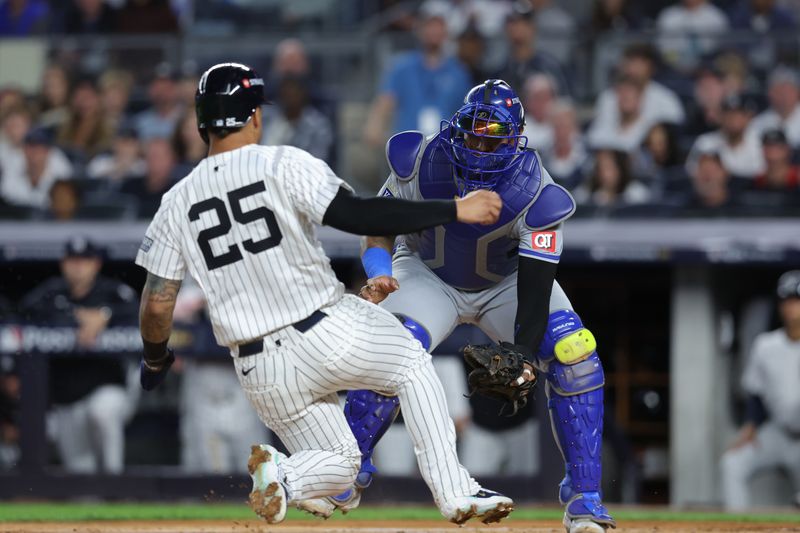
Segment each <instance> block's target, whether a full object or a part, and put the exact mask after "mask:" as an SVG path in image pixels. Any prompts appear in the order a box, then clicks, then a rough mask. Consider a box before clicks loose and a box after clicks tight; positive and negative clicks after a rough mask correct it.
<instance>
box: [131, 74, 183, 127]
mask: <svg viewBox="0 0 800 533" xmlns="http://www.w3.org/2000/svg"><path fill="white" fill-rule="evenodd" d="M178 80H179V77H178V73H177V72H176V71H175V70H174V69H173V67H172V65H170V64H168V63H161V64H159V65H157V66H156V68H155V72H154V76H153V79H152V80H151V81H150V84H149V85H148V87H147V97H148V100H149V101H150V107H149V108H148V109H146V110H145V111H142V112H141V113H139V114H138V115H136V116H135V117H134V125H135V127H136V130H137V131H138V132H139V137H140V138H141V139H142V141H148V140H150V139H153V138H160V139H168V138H170V137H171V136H172V133H173V132H174V131H175V125H176V124H177V123H178V119H180V117H181V114H182V113H183V105H182V102H181V97H180V92H179V87H178Z"/></svg>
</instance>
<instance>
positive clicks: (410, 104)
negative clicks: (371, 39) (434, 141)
mask: <svg viewBox="0 0 800 533" xmlns="http://www.w3.org/2000/svg"><path fill="white" fill-rule="evenodd" d="M420 13H421V20H420V21H419V23H418V26H417V39H418V40H419V45H420V48H419V49H418V50H415V51H412V52H408V53H405V54H402V55H400V56H398V57H397V58H396V59H395V60H394V61H393V62H392V64H391V66H390V67H389V69H388V70H387V71H386V72H384V74H383V77H382V79H381V83H380V88H379V89H378V95H377V96H376V97H375V100H374V101H373V103H372V106H371V108H370V111H369V115H368V117H367V122H366V125H365V127H364V140H365V141H366V142H367V144H369V145H370V146H372V147H374V148H377V147H383V145H384V143H385V142H386V138H387V135H386V134H387V131H386V129H387V126H388V124H389V120H390V117H392V116H393V117H394V118H393V121H392V125H391V133H394V132H398V131H405V130H419V131H422V132H423V133H425V134H426V135H427V134H431V133H435V132H438V131H439V126H440V123H441V121H442V119H444V118H446V117H448V116H450V114H452V113H453V111H455V110H456V109H457V108H458V106H459V105H460V104H461V100H462V98H463V96H464V94H466V93H467V91H469V89H470V79H469V73H468V72H467V70H466V69H465V68H464V66H463V65H462V64H461V63H460V62H459V61H458V60H457V59H456V58H455V57H453V56H451V55H449V54H448V53H447V52H446V50H445V45H446V44H447V39H448V32H447V22H446V20H447V13H448V5H447V3H446V2H441V1H436V0H434V1H428V2H426V3H425V4H423V6H422V8H420Z"/></svg>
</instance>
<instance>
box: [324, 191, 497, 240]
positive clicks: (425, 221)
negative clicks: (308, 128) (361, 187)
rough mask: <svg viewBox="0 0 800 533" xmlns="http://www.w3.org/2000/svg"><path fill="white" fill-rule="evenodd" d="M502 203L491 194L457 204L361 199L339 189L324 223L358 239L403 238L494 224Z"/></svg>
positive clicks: (477, 193) (475, 195)
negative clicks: (459, 225) (454, 226)
mask: <svg viewBox="0 0 800 533" xmlns="http://www.w3.org/2000/svg"><path fill="white" fill-rule="evenodd" d="M502 207H503V202H502V200H501V199H500V196H498V195H497V193H495V192H492V191H485V190H481V191H473V192H471V193H470V194H468V195H467V196H465V197H463V198H457V199H455V200H423V201H418V202H417V201H413V200H402V199H399V198H389V197H384V196H376V197H371V198H360V197H358V196H354V195H353V194H352V193H351V192H350V191H348V190H347V189H345V188H340V189H339V192H338V193H337V194H336V197H335V198H334V199H333V200H332V201H331V203H330V205H329V206H328V209H327V210H326V211H325V216H324V217H323V218H322V223H323V224H325V225H326V226H331V227H334V228H336V229H340V230H342V231H346V232H348V233H355V234H357V235H371V236H381V235H402V234H405V233H415V232H417V231H422V230H424V229H427V228H432V227H434V226H440V225H442V224H448V223H450V222H456V221H458V222H464V223H466V224H483V225H488V224H494V223H495V222H497V219H498V217H499V216H500V210H501V209H502Z"/></svg>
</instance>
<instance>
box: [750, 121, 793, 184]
mask: <svg viewBox="0 0 800 533" xmlns="http://www.w3.org/2000/svg"><path fill="white" fill-rule="evenodd" d="M761 144H762V145H763V147H764V161H765V163H766V169H765V171H764V172H763V173H762V174H759V175H758V176H756V179H755V180H754V181H753V187H754V188H755V189H756V190H767V189H771V190H777V191H786V192H792V193H795V194H797V193H798V192H800V168H799V167H798V166H797V165H795V164H793V163H792V149H791V147H790V146H789V143H788V141H787V139H786V135H785V134H784V133H783V131H781V130H767V131H765V132H764V134H763V135H762V136H761Z"/></svg>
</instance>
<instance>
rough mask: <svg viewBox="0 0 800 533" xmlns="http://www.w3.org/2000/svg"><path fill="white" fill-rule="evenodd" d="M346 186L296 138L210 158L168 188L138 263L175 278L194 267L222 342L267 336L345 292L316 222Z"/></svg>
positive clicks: (319, 220) (226, 344)
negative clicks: (293, 142)
mask: <svg viewBox="0 0 800 533" xmlns="http://www.w3.org/2000/svg"><path fill="white" fill-rule="evenodd" d="M341 186H344V187H348V188H349V186H348V185H347V184H345V183H344V182H343V181H342V180H341V179H340V178H338V177H337V176H336V175H335V174H334V173H333V171H332V170H331V169H330V168H329V167H328V165H327V164H326V163H325V162H323V161H321V160H319V159H316V158H314V157H313V156H311V155H310V154H308V153H307V152H304V151H302V150H299V149H297V148H292V147H289V146H258V145H254V144H251V145H248V146H245V147H242V148H239V149H236V150H231V151H228V152H224V153H220V154H216V155H213V156H210V157H208V158H206V159H204V160H203V161H201V162H200V163H199V164H198V165H197V167H195V169H194V170H192V172H191V173H190V174H189V175H188V176H186V177H185V178H184V179H182V180H181V181H180V182H179V183H178V184H177V185H175V186H174V187H173V188H172V189H171V190H170V191H169V192H167V193H166V194H164V196H163V198H162V200H161V206H160V208H159V210H158V212H157V213H156V215H155V217H154V218H153V221H152V222H151V223H150V226H149V228H148V229H147V233H146V236H145V238H144V241H143V243H142V246H141V248H140V250H139V253H138V255H137V256H136V264H138V265H140V266H142V267H144V268H146V269H147V270H148V272H150V273H152V274H154V275H156V276H159V277H162V278H167V279H173V280H180V279H183V277H184V275H185V274H186V271H187V269H188V271H189V272H190V273H191V275H192V277H194V279H196V280H197V282H198V283H199V285H200V286H201V287H202V289H203V292H204V293H205V296H206V299H207V301H208V309H209V314H210V318H211V322H212V324H213V327H214V334H215V336H216V339H217V342H218V343H219V344H220V345H223V346H231V345H233V344H237V343H241V342H243V341H248V340H251V339H256V338H259V337H262V336H264V335H266V334H267V333H269V332H271V331H275V330H277V329H280V328H282V327H285V326H288V325H290V324H293V323H294V322H297V321H298V320H302V319H304V318H306V317H308V316H309V315H310V314H312V313H313V312H314V311H316V310H317V309H319V308H320V307H323V306H326V305H330V304H331V303H333V302H335V301H336V300H338V299H339V298H340V297H341V296H342V295H343V294H344V286H343V285H342V284H341V283H340V282H339V281H338V280H337V279H336V276H335V274H334V272H333V269H332V268H331V266H330V261H329V260H328V258H327V257H326V255H325V252H324V250H323V249H322V245H321V244H320V242H319V241H318V240H317V238H316V235H315V227H314V224H315V223H316V224H320V223H322V218H323V216H324V215H325V211H326V210H327V209H328V205H330V203H331V200H333V198H334V196H336V193H337V192H338V190H339V187H341Z"/></svg>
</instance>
